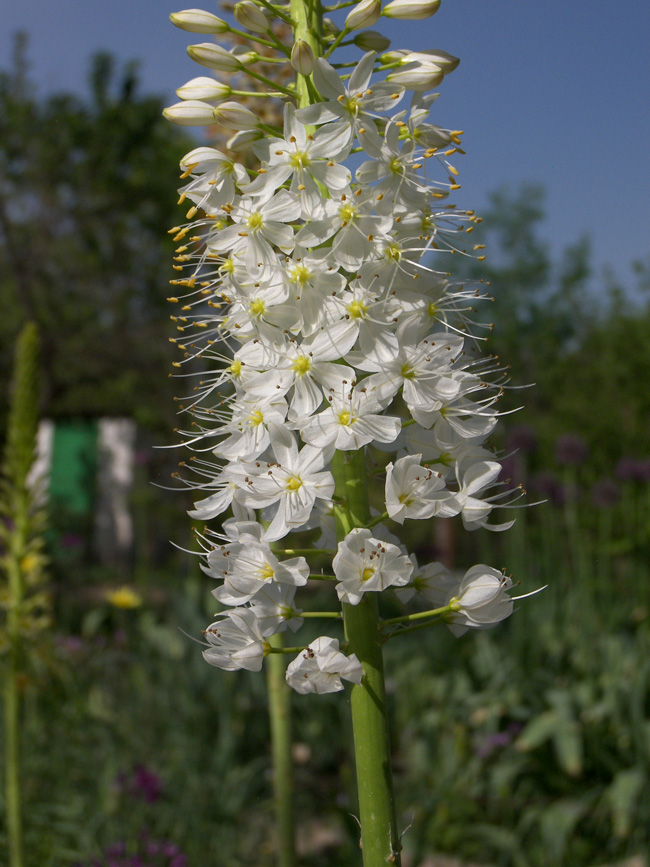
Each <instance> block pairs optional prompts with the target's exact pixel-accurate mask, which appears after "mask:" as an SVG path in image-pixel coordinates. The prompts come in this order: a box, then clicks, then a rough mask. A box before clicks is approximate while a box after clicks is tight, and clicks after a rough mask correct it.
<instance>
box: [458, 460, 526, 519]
mask: <svg viewBox="0 0 650 867" xmlns="http://www.w3.org/2000/svg"><path fill="white" fill-rule="evenodd" d="M464 464H465V462H459V463H458V464H456V476H457V478H458V493H457V494H456V500H457V501H458V505H459V508H460V513H461V515H462V516H463V524H464V526H465V528H466V529H467V530H478V528H479V527H484V528H485V529H486V530H498V531H501V530H508V529H509V528H510V527H512V525H513V524H514V520H513V521H506V522H505V523H503V524H488V522H487V519H488V517H489V516H490V512H491V511H492V509H493V508H494V505H493V503H492V502H490V499H491V498H489V497H488V498H484V499H481V495H482V494H483V492H484V491H485V490H487V488H489V487H490V486H492V485H493V484H494V483H495V482H496V480H497V478H498V476H499V474H500V472H501V464H499V463H497V461H476V462H469V466H464Z"/></svg>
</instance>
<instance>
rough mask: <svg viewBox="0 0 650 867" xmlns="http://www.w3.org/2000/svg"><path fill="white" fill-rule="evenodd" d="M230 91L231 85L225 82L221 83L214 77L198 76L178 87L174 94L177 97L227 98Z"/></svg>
mask: <svg viewBox="0 0 650 867" xmlns="http://www.w3.org/2000/svg"><path fill="white" fill-rule="evenodd" d="M231 93H232V87H229V86H228V85H227V84H222V83H221V82H220V81H216V80H215V79H214V78H207V77H206V76H200V77H199V78H193V79H192V80H191V81H188V82H187V84H184V85H183V86H182V87H179V88H178V90H177V91H176V96H178V97H179V99H228V97H229V96H230V95H231Z"/></svg>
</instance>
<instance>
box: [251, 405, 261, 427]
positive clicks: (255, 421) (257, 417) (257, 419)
mask: <svg viewBox="0 0 650 867" xmlns="http://www.w3.org/2000/svg"><path fill="white" fill-rule="evenodd" d="M248 421H249V422H250V423H251V424H252V425H254V426H255V427H259V425H261V424H262V423H263V422H264V415H263V413H262V411H261V410H259V409H256V410H253V412H252V413H251V414H250V415H249V416H248Z"/></svg>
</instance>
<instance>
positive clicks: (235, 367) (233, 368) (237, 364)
mask: <svg viewBox="0 0 650 867" xmlns="http://www.w3.org/2000/svg"><path fill="white" fill-rule="evenodd" d="M241 366H242V365H241V361H233V363H232V364H231V365H230V367H229V368H228V373H229V374H230V375H231V376H232V378H233V379H238V378H239V377H240V376H241Z"/></svg>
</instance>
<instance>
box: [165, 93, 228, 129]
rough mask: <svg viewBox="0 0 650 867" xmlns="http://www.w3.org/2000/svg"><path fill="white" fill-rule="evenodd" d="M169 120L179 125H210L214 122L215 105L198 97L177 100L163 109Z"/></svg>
mask: <svg viewBox="0 0 650 867" xmlns="http://www.w3.org/2000/svg"><path fill="white" fill-rule="evenodd" d="M163 115H164V116H165V117H166V118H167V120H169V121H171V122H172V123H176V124H178V126H209V125H210V124H212V123H214V122H215V121H214V106H212V105H210V104H209V103H207V102H201V101H200V100H198V99H187V100H185V101H184V102H177V103H176V104H175V105H170V106H169V107H168V108H165V109H164V110H163Z"/></svg>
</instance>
